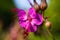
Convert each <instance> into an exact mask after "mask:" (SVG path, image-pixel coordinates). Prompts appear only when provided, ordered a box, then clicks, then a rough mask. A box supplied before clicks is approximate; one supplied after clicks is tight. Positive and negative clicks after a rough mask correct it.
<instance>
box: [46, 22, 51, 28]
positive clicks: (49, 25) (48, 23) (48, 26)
mask: <svg viewBox="0 0 60 40" xmlns="http://www.w3.org/2000/svg"><path fill="white" fill-rule="evenodd" d="M45 26H46V28H48V29H51V22H49V21H46V22H45Z"/></svg>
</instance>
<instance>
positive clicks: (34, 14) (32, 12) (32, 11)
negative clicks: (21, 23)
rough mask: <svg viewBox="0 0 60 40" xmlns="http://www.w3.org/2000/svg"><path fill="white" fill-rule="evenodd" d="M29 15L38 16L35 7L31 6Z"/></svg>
mask: <svg viewBox="0 0 60 40" xmlns="http://www.w3.org/2000/svg"><path fill="white" fill-rule="evenodd" d="M28 15H29V16H31V18H35V17H36V12H35V9H34V8H30V9H29V11H28Z"/></svg>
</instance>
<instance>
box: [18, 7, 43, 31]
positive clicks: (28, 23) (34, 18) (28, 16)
mask: <svg viewBox="0 0 60 40" xmlns="http://www.w3.org/2000/svg"><path fill="white" fill-rule="evenodd" d="M18 18H19V24H20V26H21V27H23V28H24V29H26V30H27V31H28V32H35V31H36V30H37V26H38V25H41V24H42V22H43V18H42V16H41V14H39V13H36V12H35V9H34V8H30V9H29V10H28V12H27V13H26V12H25V11H24V10H22V9H20V11H19V12H18Z"/></svg>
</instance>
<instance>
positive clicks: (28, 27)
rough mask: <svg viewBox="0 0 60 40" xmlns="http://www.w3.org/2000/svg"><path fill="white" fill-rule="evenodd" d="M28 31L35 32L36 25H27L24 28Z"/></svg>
mask: <svg viewBox="0 0 60 40" xmlns="http://www.w3.org/2000/svg"><path fill="white" fill-rule="evenodd" d="M26 27H27V29H26V30H28V32H35V31H36V30H37V26H36V25H31V23H29V25H28V26H26Z"/></svg>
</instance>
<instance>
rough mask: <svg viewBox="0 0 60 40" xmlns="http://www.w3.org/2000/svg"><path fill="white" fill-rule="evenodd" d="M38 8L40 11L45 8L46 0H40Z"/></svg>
mask: <svg viewBox="0 0 60 40" xmlns="http://www.w3.org/2000/svg"><path fill="white" fill-rule="evenodd" d="M40 8H41V10H42V11H44V10H45V9H46V8H47V3H46V0H41V5H40Z"/></svg>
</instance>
